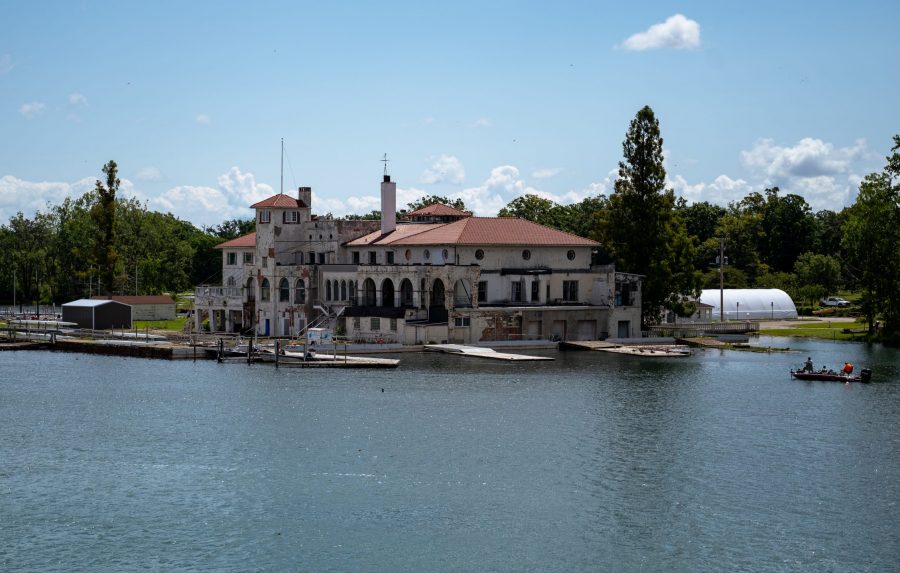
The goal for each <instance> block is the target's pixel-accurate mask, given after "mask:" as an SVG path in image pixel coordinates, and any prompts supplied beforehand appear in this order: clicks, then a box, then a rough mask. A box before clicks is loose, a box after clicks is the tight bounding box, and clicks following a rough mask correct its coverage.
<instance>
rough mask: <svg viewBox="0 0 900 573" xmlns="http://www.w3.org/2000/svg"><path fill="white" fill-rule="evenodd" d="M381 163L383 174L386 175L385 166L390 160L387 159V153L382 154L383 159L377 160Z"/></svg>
mask: <svg viewBox="0 0 900 573" xmlns="http://www.w3.org/2000/svg"><path fill="white" fill-rule="evenodd" d="M379 161H381V162H382V163H384V174H385V175H387V164H388V161H390V159H388V158H387V153H385V154H384V159H379Z"/></svg>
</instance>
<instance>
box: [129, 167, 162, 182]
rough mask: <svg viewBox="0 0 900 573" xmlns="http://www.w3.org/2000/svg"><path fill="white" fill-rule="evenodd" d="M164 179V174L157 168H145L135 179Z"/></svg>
mask: <svg viewBox="0 0 900 573" xmlns="http://www.w3.org/2000/svg"><path fill="white" fill-rule="evenodd" d="M161 178H162V173H161V172H160V171H159V169H158V168H156V167H144V168H143V169H141V170H140V171H138V172H137V175H135V179H138V180H140V181H159V180H160V179H161Z"/></svg>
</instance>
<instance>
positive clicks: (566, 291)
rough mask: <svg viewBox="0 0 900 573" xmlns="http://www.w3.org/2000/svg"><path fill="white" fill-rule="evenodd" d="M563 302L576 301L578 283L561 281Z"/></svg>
mask: <svg viewBox="0 0 900 573" xmlns="http://www.w3.org/2000/svg"><path fill="white" fill-rule="evenodd" d="M563 300H564V301H567V302H576V301H578V281H563Z"/></svg>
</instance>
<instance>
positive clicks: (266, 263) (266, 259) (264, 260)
mask: <svg viewBox="0 0 900 573" xmlns="http://www.w3.org/2000/svg"><path fill="white" fill-rule="evenodd" d="M262 266H263V268H264V269H265V268H267V267H268V266H269V258H268V257H263V260H262Z"/></svg>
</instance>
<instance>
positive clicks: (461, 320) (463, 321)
mask: <svg viewBox="0 0 900 573" xmlns="http://www.w3.org/2000/svg"><path fill="white" fill-rule="evenodd" d="M470 324H471V319H470V318H469V317H468V316H457V317H456V318H454V319H453V325H454V326H469V325H470Z"/></svg>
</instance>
